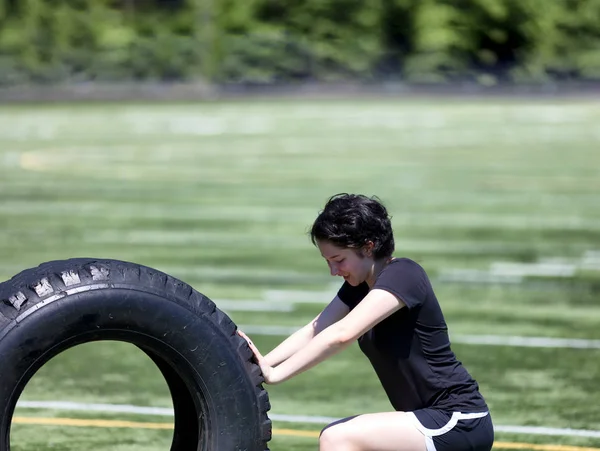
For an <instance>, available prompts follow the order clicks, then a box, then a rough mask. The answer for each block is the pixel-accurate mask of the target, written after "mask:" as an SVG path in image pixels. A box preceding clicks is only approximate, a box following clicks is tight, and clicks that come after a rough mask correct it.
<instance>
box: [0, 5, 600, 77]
mask: <svg viewBox="0 0 600 451" xmlns="http://www.w3.org/2000/svg"><path fill="white" fill-rule="evenodd" d="M574 79H576V80H600V0H370V1H368V2H361V1H358V0H0V85H10V84H14V83H23V82H30V83H54V82H60V81H70V82H77V81H93V80H96V81H109V82H110V81H125V80H162V81H189V80H210V81H212V82H216V83H249V82H251V83H274V82H290V81H335V80H362V81H384V80H400V81H406V82H428V83H444V82H452V81H464V80H468V81H474V82H479V83H483V84H486V83H489V84H493V83H497V82H511V83H528V82H544V81H548V80H559V81H564V80H574Z"/></svg>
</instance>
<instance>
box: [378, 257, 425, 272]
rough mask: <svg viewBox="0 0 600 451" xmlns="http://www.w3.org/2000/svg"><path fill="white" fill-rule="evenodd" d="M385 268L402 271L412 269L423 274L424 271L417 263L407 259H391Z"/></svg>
mask: <svg viewBox="0 0 600 451" xmlns="http://www.w3.org/2000/svg"><path fill="white" fill-rule="evenodd" d="M387 267H388V268H396V269H404V270H406V269H413V270H418V271H423V272H425V269H424V268H423V267H422V266H421V265H420V264H419V263H417V262H416V261H415V260H413V259H411V258H408V257H393V258H392V261H390V263H389V264H388V266H387Z"/></svg>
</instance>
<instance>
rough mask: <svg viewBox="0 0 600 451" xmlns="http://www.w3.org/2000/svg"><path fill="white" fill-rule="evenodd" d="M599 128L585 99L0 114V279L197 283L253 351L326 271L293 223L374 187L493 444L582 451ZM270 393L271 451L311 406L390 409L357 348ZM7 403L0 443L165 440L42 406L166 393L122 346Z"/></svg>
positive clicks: (35, 445) (319, 301)
mask: <svg viewBox="0 0 600 451" xmlns="http://www.w3.org/2000/svg"><path fill="white" fill-rule="evenodd" d="M599 123H600V108H599V107H598V105H597V103H596V102H594V101H593V100H587V101H586V100H551V99H544V100H540V99H537V100H532V99H521V100H502V99H485V100H484V99H481V100H469V101H466V100H451V99H446V100H443V101H435V100H431V99H423V100H412V101H410V102H408V101H405V102H402V101H393V100H352V101H350V100H348V101H342V100H339V101H309V100H305V101H296V102H291V101H252V102H250V101H247V102H237V103H236V102H224V103H205V104H178V105H172V104H160V105H154V104H110V105H100V104H98V105H56V106H33V105H28V106H10V107H7V106H4V107H0V255H1V258H0V280H5V279H8V278H10V277H11V276H12V275H14V274H16V273H17V272H19V271H20V270H22V269H25V268H27V267H31V266H36V265H38V264H39V263H42V262H44V261H48V260H56V259H62V258H69V257H76V256H81V257H84V256H90V257H104V258H113V259H122V260H128V261H134V262H136V263H141V264H144V265H148V266H152V267H155V268H157V269H160V270H163V271H165V272H167V273H169V274H171V275H173V276H176V277H179V278H181V279H182V280H184V281H186V282H188V283H190V284H192V285H193V286H194V287H195V288H196V289H197V290H199V291H201V292H202V293H204V294H206V295H207V296H209V297H211V298H212V299H213V300H215V302H216V303H217V305H219V306H221V307H222V308H223V309H224V310H225V311H227V312H228V313H229V315H230V316H231V317H232V319H233V320H234V321H235V322H236V323H237V324H238V325H240V327H242V326H243V327H244V328H246V329H247V330H248V332H249V334H250V335H251V336H252V337H253V339H254V340H255V342H256V343H257V344H258V345H259V348H260V349H262V350H264V351H265V352H266V351H268V350H270V349H271V348H272V347H274V346H275V345H276V344H277V343H278V342H279V341H280V340H281V339H283V338H284V337H283V336H280V335H276V334H277V333H280V334H281V333H284V332H286V330H287V329H290V328H294V327H297V326H301V325H303V324H304V323H306V322H307V321H308V320H309V319H311V318H312V317H313V316H314V315H315V314H316V313H317V312H318V311H319V309H321V308H322V307H323V305H324V304H325V303H326V302H327V301H328V300H329V299H330V298H331V296H332V295H333V294H334V293H335V291H336V287H337V286H338V285H339V280H335V279H333V278H331V277H330V276H329V274H328V270H327V266H326V264H325V262H324V261H323V260H322V258H321V257H320V255H319V253H318V251H317V250H316V249H315V248H314V247H313V246H312V245H311V244H310V240H309V239H308V237H307V234H306V232H307V230H308V227H309V226H310V224H311V222H312V220H313V219H314V218H315V216H316V214H317V213H318V210H319V209H320V208H321V207H322V206H323V204H324V202H325V200H326V199H327V198H328V197H329V196H330V195H332V194H335V193H338V192H361V193H365V194H369V195H372V194H376V195H378V196H379V197H380V198H381V199H382V200H383V201H384V202H385V203H386V205H387V206H388V208H389V210H390V212H391V214H392V215H393V223H394V230H395V233H396V243H397V245H396V248H397V252H396V255H397V256H406V257H410V258H413V259H415V260H417V261H418V262H419V263H420V264H421V265H423V266H424V267H425V269H426V270H427V271H428V273H429V275H430V277H431V279H432V281H433V284H434V289H435V290H436V293H437V295H438V298H439V299H440V302H441V304H442V308H443V310H444V312H445V315H446V320H447V322H448V325H449V328H450V334H451V337H452V338H453V340H454V344H453V349H454V351H455V352H456V353H457V355H458V357H459V359H460V360H461V361H463V362H464V363H465V365H466V366H467V368H468V369H469V371H470V372H471V373H472V374H473V376H474V377H475V378H476V379H477V380H478V382H479V384H480V387H481V389H482V392H483V393H484V395H485V396H486V398H487V400H488V403H489V405H490V408H491V411H492V415H493V419H494V423H495V425H496V426H497V427H498V431H497V434H496V437H497V441H498V443H497V445H496V448H497V449H521V450H525V451H534V450H544V451H584V450H588V451H589V450H600V409H599V406H600V392H599V390H598V380H600V328H599V327H598V324H599V323H600V303H599V295H600V127H598V124H599ZM519 337H521V338H519ZM566 339H570V340H566ZM1 371H2V369H1V366H0V380H1ZM267 388H268V391H269V394H270V398H271V403H272V406H273V407H272V410H271V413H272V415H273V418H274V422H273V426H274V436H273V440H272V442H271V444H270V446H271V449H272V450H274V451H288V450H289V451H305V450H314V449H316V448H317V439H316V438H315V435H316V432H317V431H319V430H320V429H321V428H322V427H323V424H321V423H322V421H321V420H323V419H319V418H317V417H319V416H320V417H323V416H326V417H342V416H347V415H351V414H355V413H359V412H374V411H380V410H389V409H390V407H389V404H388V402H387V400H386V398H385V396H384V393H383V390H382V389H381V388H380V386H379V383H378V381H377V379H376V378H375V376H374V373H373V371H372V370H371V368H370V366H369V364H368V362H367V360H366V358H364V356H362V355H361V353H360V351H359V350H358V348H357V346H356V345H353V346H352V347H351V348H350V349H349V350H347V351H345V352H344V353H342V354H339V355H337V356H335V357H334V358H332V359H331V360H329V361H327V362H324V363H323V364H321V365H319V366H317V367H316V368H314V369H313V370H311V371H309V372H307V373H304V374H302V375H300V376H298V377H297V378H295V379H293V380H291V381H289V382H287V383H284V384H282V385H278V386H274V387H270V386H269V387H267ZM21 401H22V406H21V407H19V408H18V409H17V412H16V414H15V415H16V418H15V422H14V424H13V428H12V434H13V436H12V448H13V449H14V450H18V451H34V450H35V451H48V450H58V449H60V450H82V449H93V450H95V451H102V450H116V451H142V450H144V451H154V450H156V451H159V450H166V449H168V448H169V443H170V440H171V437H172V431H171V430H170V426H171V425H172V417H169V416H168V415H145V414H142V413H141V412H142V411H141V410H138V411H136V412H134V413H131V412H129V413H127V412H108V411H107V409H105V410H102V409H99V410H97V411H96V410H91V409H90V408H85V407H84V408H83V410H78V409H77V408H76V406H71V408H70V409H67V410H65V409H63V408H61V406H60V405H59V404H56V403H57V402H59V401H62V402H66V401H69V402H73V403H94V404H104V405H108V404H110V405H133V406H145V407H158V408H161V407H162V408H169V407H170V406H171V404H170V398H169V393H168V391H167V388H166V385H165V383H164V381H163V380H162V379H161V377H160V376H159V373H158V370H157V369H156V368H154V367H153V365H152V363H150V362H149V361H148V360H147V358H146V357H145V355H143V354H142V353H141V352H140V351H138V350H137V349H136V348H134V347H133V346H130V345H128V344H124V343H116V342H102V343H94V344H86V345H82V346H79V347H76V348H73V349H71V350H69V351H67V352H65V353H64V354H62V355H60V356H58V357H57V358H55V359H54V360H52V361H51V362H49V363H48V364H47V365H46V366H45V367H43V368H42V369H41V370H40V372H39V373H38V374H37V375H36V376H35V377H34V379H33V380H32V381H31V383H30V384H29V385H28V386H27V388H26V391H25V393H24V394H23V396H22V398H21ZM27 402H29V403H33V402H46V403H49V404H29V405H27V404H26V403H27ZM36 406H37V408H36ZM285 415H296V416H301V417H302V418H289V417H286V416H285ZM75 420H79V422H78V421H75ZM100 420H102V421H103V422H102V421H100ZM323 421H324V420H323ZM518 427H530V428H533V429H519V428H518ZM535 428H538V429H535ZM539 428H546V429H539ZM574 430H576V431H574Z"/></svg>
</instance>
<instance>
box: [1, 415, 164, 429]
mask: <svg viewBox="0 0 600 451" xmlns="http://www.w3.org/2000/svg"><path fill="white" fill-rule="evenodd" d="M13 423H17V424H41V425H50V426H78V427H98V428H139V429H173V423H145V422H144V423H142V422H139V421H117V420H81V419H76V418H41V417H13Z"/></svg>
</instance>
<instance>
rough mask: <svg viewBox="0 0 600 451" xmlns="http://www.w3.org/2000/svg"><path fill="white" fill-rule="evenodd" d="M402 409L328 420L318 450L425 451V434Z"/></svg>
mask: <svg viewBox="0 0 600 451" xmlns="http://www.w3.org/2000/svg"><path fill="white" fill-rule="evenodd" d="M413 421H414V417H413V416H411V415H407V414H406V413H405V412H384V413H369V414H365V415H358V416H355V417H349V418H345V419H343V420H339V421H336V422H335V423H331V424H330V425H329V426H327V427H326V428H325V429H323V431H322V432H321V437H320V439H319V450H320V451H426V445H425V436H424V435H423V434H422V433H421V432H420V431H419V430H418V429H417V428H416V426H415V424H414V422H413Z"/></svg>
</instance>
